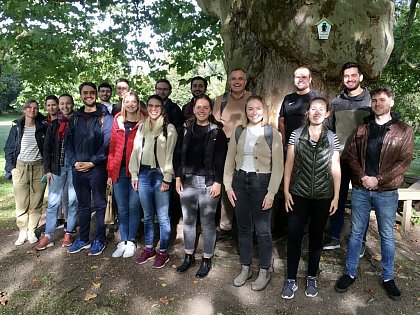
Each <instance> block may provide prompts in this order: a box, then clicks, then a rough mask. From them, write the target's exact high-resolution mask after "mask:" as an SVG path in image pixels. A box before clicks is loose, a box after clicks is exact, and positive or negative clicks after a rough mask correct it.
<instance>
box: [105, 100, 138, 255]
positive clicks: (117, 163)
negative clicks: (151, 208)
mask: <svg viewBox="0 0 420 315" xmlns="http://www.w3.org/2000/svg"><path fill="white" fill-rule="evenodd" d="M143 121H144V116H143V114H142V113H141V111H140V100H139V97H138V96H137V94H136V93H134V92H128V93H126V94H125V96H124V98H123V101H122V109H121V113H118V114H117V115H115V118H114V124H113V125H112V131H111V140H110V146H109V154H108V163H107V167H106V169H107V171H108V185H110V184H112V183H114V197H115V201H116V203H117V207H118V227H119V230H120V234H121V242H120V243H119V244H118V246H117V249H116V250H115V252H114V253H113V254H112V257H121V256H123V257H124V258H127V257H132V256H133V255H134V253H135V251H136V244H135V239H136V235H137V229H138V227H139V223H140V199H139V194H138V193H137V191H135V190H134V189H133V187H132V186H131V174H130V173H129V171H128V162H129V161H130V156H131V151H132V150H133V141H134V137H135V135H136V132H137V129H138V127H139V125H140V124H141V123H143Z"/></svg>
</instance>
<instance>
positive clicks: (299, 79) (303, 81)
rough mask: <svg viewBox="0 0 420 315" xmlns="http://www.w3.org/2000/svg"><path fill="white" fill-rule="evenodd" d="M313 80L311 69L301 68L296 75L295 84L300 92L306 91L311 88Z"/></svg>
mask: <svg viewBox="0 0 420 315" xmlns="http://www.w3.org/2000/svg"><path fill="white" fill-rule="evenodd" d="M311 81H312V78H311V77H310V72H309V69H306V68H299V69H297V70H296V71H295V73H294V79H293V84H294V85H295V87H296V90H298V91H304V90H306V89H307V88H309V85H310V84H311Z"/></svg>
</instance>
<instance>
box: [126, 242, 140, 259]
mask: <svg viewBox="0 0 420 315" xmlns="http://www.w3.org/2000/svg"><path fill="white" fill-rule="evenodd" d="M136 249H137V247H136V244H134V242H131V241H128V242H127V245H126V247H125V252H124V255H123V258H129V257H133V256H134V254H135V253H136Z"/></svg>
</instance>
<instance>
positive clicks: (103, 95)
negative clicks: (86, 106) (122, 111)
mask: <svg viewBox="0 0 420 315" xmlns="http://www.w3.org/2000/svg"><path fill="white" fill-rule="evenodd" d="M98 94H99V99H100V100H101V101H103V102H109V100H110V99H111V96H112V91H111V89H110V88H107V87H101V88H100V89H99V92H98Z"/></svg>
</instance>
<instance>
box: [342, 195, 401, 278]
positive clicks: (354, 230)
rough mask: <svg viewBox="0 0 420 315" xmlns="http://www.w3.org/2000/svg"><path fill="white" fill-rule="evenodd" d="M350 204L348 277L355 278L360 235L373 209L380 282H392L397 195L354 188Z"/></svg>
mask: <svg viewBox="0 0 420 315" xmlns="http://www.w3.org/2000/svg"><path fill="white" fill-rule="evenodd" d="M351 203H352V211H351V234H350V239H349V247H348V249H347V260H346V272H347V274H349V275H350V276H353V277H355V276H356V270H357V265H358V263H359V253H360V249H361V247H362V241H363V234H364V232H365V229H366V226H367V225H368V224H369V215H370V211H371V209H372V207H373V208H374V210H375V214H376V221H377V223H378V230H379V235H380V237H381V256H382V261H381V263H382V278H383V280H391V279H393V278H394V256H395V240H394V224H395V215H396V212H397V206H398V191H397V190H390V191H384V192H378V191H370V190H367V189H365V188H356V189H353V191H352V197H351Z"/></svg>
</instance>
